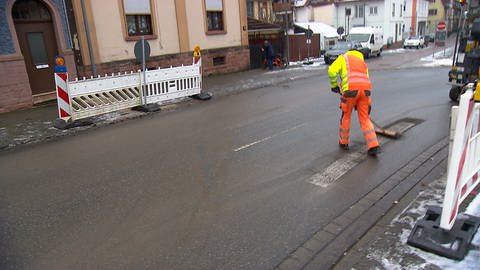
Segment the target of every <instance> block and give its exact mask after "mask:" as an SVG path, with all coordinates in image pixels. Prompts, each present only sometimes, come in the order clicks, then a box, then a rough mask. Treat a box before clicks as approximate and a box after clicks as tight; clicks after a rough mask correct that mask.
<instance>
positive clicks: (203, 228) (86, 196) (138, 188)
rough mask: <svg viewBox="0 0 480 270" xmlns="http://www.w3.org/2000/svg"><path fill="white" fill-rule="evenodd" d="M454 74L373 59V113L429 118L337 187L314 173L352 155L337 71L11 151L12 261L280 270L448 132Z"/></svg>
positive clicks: (5, 222) (7, 156) (5, 246)
mask: <svg viewBox="0 0 480 270" xmlns="http://www.w3.org/2000/svg"><path fill="white" fill-rule="evenodd" d="M385 58H387V57H385ZM374 61H379V60H375V59H372V65H374V64H373V62H374ZM447 72H448V69H446V68H409V69H388V70H384V69H383V68H378V69H376V68H371V78H372V83H373V86H374V90H373V91H374V94H373V109H372V116H373V118H374V119H375V120H376V121H377V122H378V123H380V124H387V123H391V122H393V121H396V120H398V119H401V118H405V117H409V118H415V119H419V120H423V122H422V123H420V124H419V125H417V126H416V127H414V128H412V129H411V130H409V131H407V133H406V134H404V136H403V137H402V138H401V139H399V140H396V141H388V142H387V143H386V144H385V145H384V146H383V148H384V153H383V154H382V155H381V157H380V158H379V159H373V158H366V159H364V160H363V161H362V162H360V163H359V164H358V165H357V166H355V167H354V168H353V169H351V170H350V171H348V172H346V173H345V174H343V176H342V177H341V178H340V179H338V180H336V181H335V182H334V183H332V184H330V185H329V186H328V187H326V188H324V187H319V186H316V185H313V184H312V183H310V178H311V177H312V175H315V174H317V173H321V172H322V171H324V170H325V168H327V167H328V166H329V165H331V164H332V163H333V162H334V161H335V160H337V159H339V158H341V157H342V156H344V153H343V152H341V151H340V150H339V149H338V145H337V137H338V134H337V132H338V121H339V116H340V114H339V109H338V97H337V96H336V95H334V94H333V93H331V92H330V90H329V86H328V79H327V77H326V72H325V71H319V73H320V75H319V76H318V77H313V78H309V79H303V80H298V81H292V82H290V83H286V84H282V85H278V86H274V87H266V88H262V89H258V90H254V91H248V92H243V93H240V94H237V95H231V96H227V97H222V98H218V99H214V100H211V101H210V102H207V103H202V104H201V105H195V106H189V107H186V108H184V109H182V110H179V111H174V112H170V113H162V114H153V115H151V116H149V117H144V118H141V119H137V120H135V121H128V122H124V123H120V124H116V125H112V126H108V127H104V128H101V129H94V130H89V131H87V132H83V133H80V134H78V135H76V136H72V137H68V138H63V139H60V140H58V141H53V142H48V143H43V144H38V145H33V146H31V147H23V148H19V149H13V150H9V151H5V152H2V153H0V222H1V223H0V242H1V244H0V268H1V269H272V268H274V267H275V266H276V265H278V264H279V263H280V262H282V260H283V259H284V258H285V257H287V256H288V255H289V254H290V253H291V252H292V251H293V250H295V249H296V248H297V247H298V246H299V245H301V244H302V243H303V242H305V241H306V240H307V239H309V238H310V237H311V236H312V234H314V233H315V232H316V231H317V230H318V229H319V228H321V227H322V226H324V225H325V224H328V222H330V221H331V220H332V219H333V218H334V217H336V216H337V214H338V213H340V212H342V211H344V210H345V209H347V208H348V207H349V206H350V205H351V204H352V203H354V202H356V201H357V200H358V199H359V198H361V197H362V196H363V195H364V194H366V193H367V192H368V191H369V190H370V189H371V188H373V187H374V186H376V185H378V184H379V183H381V182H382V181H383V180H384V179H385V178H386V177H387V176H389V175H391V174H392V172H393V171H395V170H397V169H398V168H400V167H402V166H404V165H405V164H406V163H407V162H408V161H410V160H411V159H413V158H414V157H416V156H418V155H419V154H421V153H422V151H424V150H425V149H427V148H428V147H429V146H431V145H433V144H435V143H436V142H438V141H439V140H441V139H442V138H444V137H445V136H446V135H447V131H448V119H449V110H450V106H451V103H450V102H449V99H448V85H446V83H445V78H447ZM356 119H357V118H356V117H354V118H353V125H352V133H351V137H352V139H353V141H352V151H359V150H360V149H363V147H364V142H363V137H362V136H361V131H360V128H359V125H358V121H356ZM25 164H28V166H26V165H25Z"/></svg>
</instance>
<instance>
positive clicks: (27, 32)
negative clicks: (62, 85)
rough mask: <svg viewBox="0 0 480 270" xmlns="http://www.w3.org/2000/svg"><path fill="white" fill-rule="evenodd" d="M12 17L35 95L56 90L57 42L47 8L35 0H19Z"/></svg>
mask: <svg viewBox="0 0 480 270" xmlns="http://www.w3.org/2000/svg"><path fill="white" fill-rule="evenodd" d="M12 16H13V20H14V24H15V30H16V31H17V38H18V43H19V45H20V50H21V51H22V55H23V57H24V59H25V66H26V68H27V73H28V79H29V81H30V88H31V89H32V94H33V95H38V94H43V93H48V92H54V91H55V82H54V79H53V73H54V68H55V63H54V61H55V60H54V57H55V55H57V52H58V50H57V45H56V44H57V43H56V39H55V33H54V31H53V22H52V18H51V15H50V12H49V11H48V9H47V8H46V7H45V6H44V5H43V4H42V3H41V2H40V1H36V0H22V1H16V3H15V4H14V6H13V9H12Z"/></svg>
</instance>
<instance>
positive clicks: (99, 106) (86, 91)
mask: <svg viewBox="0 0 480 270" xmlns="http://www.w3.org/2000/svg"><path fill="white" fill-rule="evenodd" d="M200 71H201V61H199V62H197V64H193V65H191V66H181V67H170V68H165V69H160V68H159V69H156V70H146V71H144V73H145V78H146V82H144V85H142V79H141V77H142V76H141V75H143V72H141V71H138V72H131V73H124V74H111V75H110V76H109V75H105V76H102V77H100V76H99V77H97V78H93V77H92V78H90V79H85V78H84V79H83V80H75V81H68V75H67V73H55V82H56V84H57V100H58V110H59V116H60V118H61V119H63V120H65V121H68V120H72V121H75V120H79V119H83V118H87V117H91V116H96V115H100V114H104V113H108V112H113V111H118V110H122V109H128V108H133V107H136V106H140V105H146V104H153V103H158V102H165V101H169V100H173V99H176V98H181V97H188V96H193V95H198V94H200V92H201V90H202V89H201V88H202V77H201V76H202V75H201V72H200Z"/></svg>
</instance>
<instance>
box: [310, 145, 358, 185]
mask: <svg viewBox="0 0 480 270" xmlns="http://www.w3.org/2000/svg"><path fill="white" fill-rule="evenodd" d="M362 156H364V153H362V152H352V153H349V154H347V155H346V156H344V157H342V158H340V159H337V160H335V162H333V163H332V164H330V166H328V167H327V168H326V169H325V170H324V171H323V172H321V173H316V174H314V175H312V177H310V180H309V181H308V182H309V183H311V184H314V185H316V186H320V187H328V185H330V184H331V183H333V182H335V181H336V180H337V179H339V178H340V177H342V176H343V175H344V174H345V173H347V172H348V171H349V170H350V169H352V168H353V167H355V166H356V165H357V164H358V163H359V162H360V161H361V160H363V159H364V158H365V157H363V158H362Z"/></svg>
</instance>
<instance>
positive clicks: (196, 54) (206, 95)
mask: <svg viewBox="0 0 480 270" xmlns="http://www.w3.org/2000/svg"><path fill="white" fill-rule="evenodd" d="M201 55H202V54H201V51H200V46H198V45H195V47H194V48H193V65H195V66H198V69H199V74H200V82H199V84H200V93H199V94H196V95H193V96H191V97H192V98H195V99H199V100H209V99H211V98H212V93H210V92H203V91H202V56H201Z"/></svg>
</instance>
